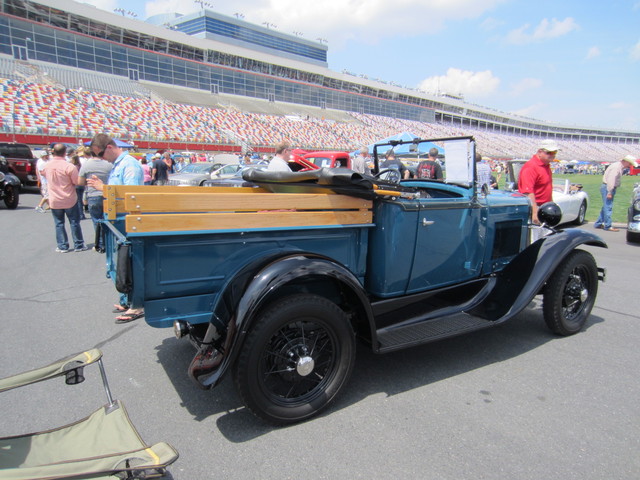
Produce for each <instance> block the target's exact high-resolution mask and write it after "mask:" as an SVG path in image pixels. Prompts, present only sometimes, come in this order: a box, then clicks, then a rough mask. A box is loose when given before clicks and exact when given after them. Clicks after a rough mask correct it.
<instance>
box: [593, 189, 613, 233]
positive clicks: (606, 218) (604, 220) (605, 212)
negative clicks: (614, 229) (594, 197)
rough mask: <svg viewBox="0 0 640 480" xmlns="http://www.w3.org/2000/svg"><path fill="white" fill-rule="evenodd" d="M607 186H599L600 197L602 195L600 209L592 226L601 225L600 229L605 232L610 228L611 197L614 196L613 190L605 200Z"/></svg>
mask: <svg viewBox="0 0 640 480" xmlns="http://www.w3.org/2000/svg"><path fill="white" fill-rule="evenodd" d="M607 193H608V192H607V185H606V184H604V183H603V184H602V185H601V186H600V195H602V209H601V210H600V215H599V216H598V219H597V220H596V222H595V223H594V224H593V226H594V227H600V226H601V225H602V228H604V229H605V230H608V229H610V228H611V214H612V213H613V197H615V196H616V189H615V188H614V189H613V192H611V198H607Z"/></svg>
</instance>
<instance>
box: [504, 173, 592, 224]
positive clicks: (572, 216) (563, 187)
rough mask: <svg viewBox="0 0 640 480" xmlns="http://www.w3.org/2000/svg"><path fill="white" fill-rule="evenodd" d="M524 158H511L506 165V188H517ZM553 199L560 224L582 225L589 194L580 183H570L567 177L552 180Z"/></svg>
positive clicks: (587, 206)
mask: <svg viewBox="0 0 640 480" xmlns="http://www.w3.org/2000/svg"><path fill="white" fill-rule="evenodd" d="M525 163H527V162H526V160H511V161H510V162H509V163H508V166H507V189H508V190H509V189H512V190H517V189H518V176H519V175H520V170H521V169H522V166H523V165H524V164H525ZM553 201H554V203H557V204H558V206H559V207H560V210H562V220H560V223H561V224H564V223H573V224H574V225H582V224H583V223H584V220H585V215H586V213H587V208H589V195H587V192H585V191H584V190H582V184H579V183H571V182H570V181H569V180H567V179H554V180H553Z"/></svg>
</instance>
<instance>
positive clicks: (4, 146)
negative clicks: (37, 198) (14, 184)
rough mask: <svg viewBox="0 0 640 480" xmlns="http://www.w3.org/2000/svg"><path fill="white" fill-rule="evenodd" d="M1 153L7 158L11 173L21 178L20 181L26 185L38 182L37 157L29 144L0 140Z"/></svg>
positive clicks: (33, 184)
mask: <svg viewBox="0 0 640 480" xmlns="http://www.w3.org/2000/svg"><path fill="white" fill-rule="evenodd" d="M0 155H2V156H3V157H5V158H6V159H7V163H8V165H9V173H13V174H14V175H15V176H16V177H18V178H19V179H20V183H21V184H22V185H26V186H35V185H37V184H38V176H37V173H36V163H37V162H38V159H37V158H35V156H34V155H33V152H32V151H31V149H30V148H29V145H26V144H24V143H7V142H0Z"/></svg>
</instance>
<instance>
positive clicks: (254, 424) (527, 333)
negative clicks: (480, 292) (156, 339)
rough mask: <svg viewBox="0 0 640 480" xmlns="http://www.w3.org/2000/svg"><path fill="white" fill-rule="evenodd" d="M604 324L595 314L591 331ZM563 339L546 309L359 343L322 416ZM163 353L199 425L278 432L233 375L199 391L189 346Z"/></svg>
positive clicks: (246, 436)
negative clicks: (435, 333)
mask: <svg viewBox="0 0 640 480" xmlns="http://www.w3.org/2000/svg"><path fill="white" fill-rule="evenodd" d="M603 321H604V319H603V318H601V317H598V316H595V315H594V314H593V313H592V314H591V316H590V318H589V320H588V321H587V324H586V326H585V329H588V328H591V327H592V326H593V325H595V324H598V323H601V322H603ZM578 335H580V334H578ZM563 340H564V339H563V338H562V337H558V336H556V335H554V334H553V333H551V332H550V331H549V330H548V329H547V328H546V327H545V325H544V320H543V319H542V313H541V311H540V309H532V308H531V307H529V308H527V309H526V310H525V311H524V312H523V313H521V314H520V315H519V316H518V317H517V318H515V319H514V320H512V321H510V322H507V323H506V324H504V325H499V326H497V327H495V328H488V329H486V330H481V331H478V332H473V333H469V334H466V335H462V336H460V337H454V338H450V339H446V340H442V341H439V342H434V343H430V344H426V345H421V346H417V347H413V348H409V349H405V350H400V351H398V352H393V353H388V354H384V355H376V354H374V353H373V352H372V351H371V350H370V349H369V348H368V347H367V346H366V345H361V344H359V345H358V349H357V355H356V365H355V367H354V370H353V374H352V375H351V379H350V380H349V382H348V384H347V385H346V386H345V388H344V390H343V392H342V393H341V394H340V395H339V397H338V399H337V400H336V402H335V403H333V404H332V405H330V406H329V408H328V409H327V410H325V411H324V412H323V413H321V414H320V417H323V416H325V415H331V413H332V412H335V411H336V410H339V409H342V408H346V407H349V406H351V405H354V404H357V403H358V402H360V401H362V400H363V399H365V398H367V397H369V396H372V395H376V394H380V393H386V395H387V396H393V395H397V394H401V393H404V392H407V391H410V390H412V389H415V388H420V387H424V386H427V385H430V384H432V383H436V382H438V381H440V380H444V379H448V378H451V377H455V376H457V375H462V374H465V373H467V372H471V371H473V370H476V369H479V368H484V367H487V366H490V365H491V364H493V363H498V362H503V361H505V360H509V359H511V358H515V357H517V356H519V355H522V354H524V353H526V352H528V351H531V350H534V349H536V348H538V347H540V346H541V345H544V344H545V343H547V342H550V341H558V342H561V341H563ZM157 352H158V361H159V362H160V364H162V365H163V367H164V368H165V370H166V372H167V376H168V377H169V379H170V380H171V382H172V383H173V385H174V387H175V390H176V392H177V393H178V394H179V395H180V398H181V404H182V406H183V407H184V408H186V409H187V411H188V412H189V413H190V414H191V415H192V416H193V417H194V419H195V420H196V421H203V420H204V419H206V418H208V417H209V416H211V415H219V417H218V419H217V420H216V423H217V426H218V429H219V430H220V432H221V433H222V434H223V435H224V436H225V437H226V438H227V439H228V440H229V441H231V442H234V443H241V442H246V441H250V440H252V439H254V438H256V437H259V436H261V435H264V434H266V433H269V432H271V431H272V430H274V429H276V428H277V427H273V426H271V425H268V424H265V423H264V422H262V421H261V420H259V419H257V418H256V417H254V416H253V415H252V414H251V412H250V411H249V410H248V409H247V408H245V407H244V406H243V404H242V400H241V399H240V398H239V397H238V395H237V394H236V392H235V388H234V385H233V380H232V375H231V372H227V374H226V378H225V379H224V380H223V381H222V383H221V384H220V385H219V386H217V387H216V388H215V389H214V390H212V391H209V392H207V391H203V390H201V389H200V388H198V387H197V386H196V385H195V383H194V382H192V381H191V379H189V378H188V377H187V375H186V374H185V373H186V369H187V366H188V365H189V363H190V361H191V359H192V358H193V354H194V349H193V347H192V346H191V345H190V344H188V343H187V342H184V341H183V342H178V341H176V340H175V339H165V340H164V341H163V343H162V344H161V345H159V346H158V347H157ZM316 418H317V417H316ZM310 421H313V419H311V420H310ZM295 427H296V426H295V425H294V426H292V427H288V428H295Z"/></svg>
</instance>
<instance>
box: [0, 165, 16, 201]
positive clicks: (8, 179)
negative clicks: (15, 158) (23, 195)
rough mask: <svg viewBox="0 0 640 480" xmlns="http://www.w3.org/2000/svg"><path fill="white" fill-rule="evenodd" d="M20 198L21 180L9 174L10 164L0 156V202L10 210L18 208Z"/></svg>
mask: <svg viewBox="0 0 640 480" xmlns="http://www.w3.org/2000/svg"><path fill="white" fill-rule="evenodd" d="M19 198H20V180H19V179H18V177H16V176H15V175H14V174H13V173H10V172H9V162H7V159H6V158H4V157H3V156H1V155H0V200H4V204H5V205H6V206H7V208H8V209H10V210H14V209H16V208H18V202H19V201H20V200H19Z"/></svg>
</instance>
